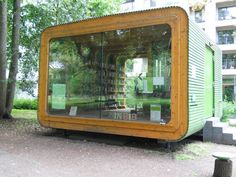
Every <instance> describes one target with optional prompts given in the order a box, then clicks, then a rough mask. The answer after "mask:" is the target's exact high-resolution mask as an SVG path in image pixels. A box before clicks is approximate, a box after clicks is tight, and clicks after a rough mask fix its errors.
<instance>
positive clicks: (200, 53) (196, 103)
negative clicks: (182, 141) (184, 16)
mask: <svg viewBox="0 0 236 177" xmlns="http://www.w3.org/2000/svg"><path fill="white" fill-rule="evenodd" d="M188 42H189V44H188V45H189V48H188V50H189V51H188V57H189V63H188V109H189V114H188V119H189V122H188V133H187V135H190V134H193V133H194V132H197V131H199V130H201V129H202V128H203V126H204V124H205V120H206V119H207V118H209V114H207V113H206V111H205V109H206V108H207V106H208V105H207V104H208V103H207V101H206V96H207V95H206V94H207V92H206V90H205V89H206V87H207V86H206V84H205V77H206V72H207V70H206V64H207V62H206V60H205V58H206V50H207V48H210V49H211V50H212V52H213V61H212V62H213V67H214V75H213V78H214V80H215V81H214V87H213V90H214V93H213V102H214V109H213V113H214V114H213V113H212V116H213V115H215V116H217V117H221V116H222V85H221V84H222V76H221V52H220V50H219V49H218V47H217V46H215V45H213V44H212V43H211V41H210V40H209V39H208V38H207V36H206V35H205V33H204V32H203V31H202V30H201V29H200V28H199V27H198V26H197V25H196V24H194V22H192V21H191V20H189V40H188Z"/></svg>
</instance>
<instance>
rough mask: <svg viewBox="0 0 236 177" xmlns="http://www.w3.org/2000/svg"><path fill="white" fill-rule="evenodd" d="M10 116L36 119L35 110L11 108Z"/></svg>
mask: <svg viewBox="0 0 236 177" xmlns="http://www.w3.org/2000/svg"><path fill="white" fill-rule="evenodd" d="M12 116H13V117H14V118H24V119H32V120H36V119H37V111H36V110H27V109H13V110H12Z"/></svg>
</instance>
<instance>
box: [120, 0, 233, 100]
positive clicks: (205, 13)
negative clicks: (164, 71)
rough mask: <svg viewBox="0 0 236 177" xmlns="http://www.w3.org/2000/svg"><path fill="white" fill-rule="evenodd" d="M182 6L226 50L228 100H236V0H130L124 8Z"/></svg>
mask: <svg viewBox="0 0 236 177" xmlns="http://www.w3.org/2000/svg"><path fill="white" fill-rule="evenodd" d="M175 5H177V6H181V7H183V8H184V9H185V10H186V12H187V13H189V15H190V17H191V18H192V20H194V21H195V22H196V23H197V24H198V25H199V26H200V28H202V29H203V30H204V31H205V32H206V33H207V35H208V36H209V37H210V38H211V40H212V41H214V42H215V43H217V44H218V45H219V47H220V49H221V50H222V75H223V90H224V99H228V100H235V94H236V1H235V0H199V1H197V2H196V1H194V2H191V1H178V0H177V1H173V0H172V1H168V0H167V1H161V0H128V1H126V2H125V3H124V4H122V9H123V11H133V10H141V9H148V8H155V7H162V6H175Z"/></svg>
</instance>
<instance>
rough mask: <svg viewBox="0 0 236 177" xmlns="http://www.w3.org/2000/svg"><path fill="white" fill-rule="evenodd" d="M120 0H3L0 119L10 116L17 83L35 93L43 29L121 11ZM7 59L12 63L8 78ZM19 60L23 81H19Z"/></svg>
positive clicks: (0, 0)
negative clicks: (32, 1)
mask: <svg viewBox="0 0 236 177" xmlns="http://www.w3.org/2000/svg"><path fill="white" fill-rule="evenodd" d="M121 1H122V0H60V1H59V0H56V1H55V0H45V1H44V3H37V4H26V5H24V6H23V7H20V0H0V25H1V28H0V118H2V117H6V118H10V117H11V110H12V105H13V99H14V93H15V87H16V84H19V86H20V88H21V89H22V90H24V91H27V92H29V93H31V94H32V93H33V92H32V90H33V89H32V88H34V86H35V85H36V83H37V80H32V77H31V76H32V75H34V74H35V77H34V78H36V77H37V71H38V63H39V60H38V59H39V48H40V34H41V32H42V31H43V29H45V28H46V27H48V26H52V25H56V24H61V23H67V22H72V21H77V20H82V19H84V18H91V17H97V16H102V15H108V14H111V13H113V12H116V11H117V10H118V7H119V4H120V3H121ZM20 11H21V12H20ZM7 21H8V22H9V23H7ZM12 22H13V23H12ZM19 39H20V40H19ZM19 47H20V49H21V55H20V54H19ZM8 61H9V63H10V64H9V78H8V80H7V78H6V69H7V66H8ZM18 62H19V71H20V73H21V74H20V76H21V80H19V81H17V82H16V75H17V72H18Z"/></svg>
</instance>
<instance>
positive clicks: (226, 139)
mask: <svg viewBox="0 0 236 177" xmlns="http://www.w3.org/2000/svg"><path fill="white" fill-rule="evenodd" d="M222 136H223V139H222V144H226V145H233V134H231V133H224V134H223V135H222Z"/></svg>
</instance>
